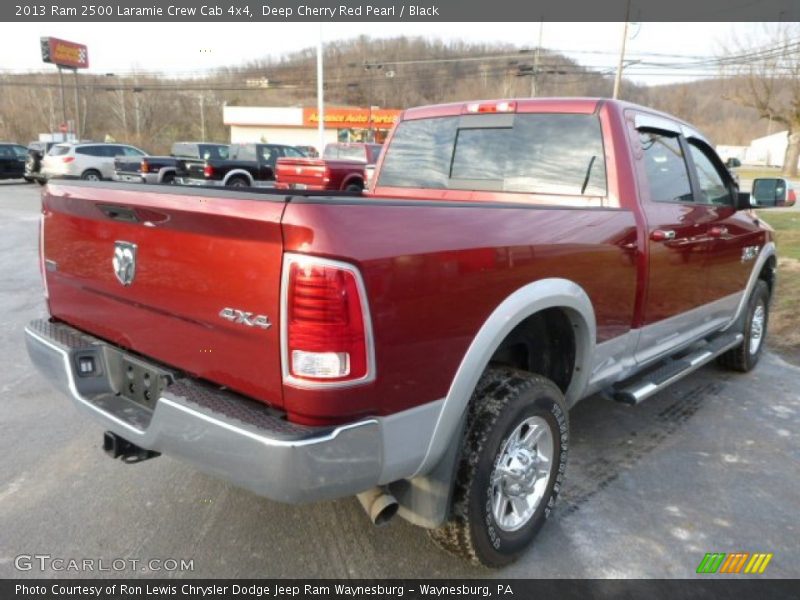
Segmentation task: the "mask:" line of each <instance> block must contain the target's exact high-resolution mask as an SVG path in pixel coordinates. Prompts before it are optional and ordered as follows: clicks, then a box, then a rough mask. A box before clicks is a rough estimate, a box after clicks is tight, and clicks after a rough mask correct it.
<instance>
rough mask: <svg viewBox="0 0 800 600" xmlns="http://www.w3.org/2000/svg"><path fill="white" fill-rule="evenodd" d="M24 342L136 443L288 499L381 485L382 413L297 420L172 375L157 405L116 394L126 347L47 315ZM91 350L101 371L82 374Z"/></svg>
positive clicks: (94, 411) (103, 420)
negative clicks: (331, 422)
mask: <svg viewBox="0 0 800 600" xmlns="http://www.w3.org/2000/svg"><path fill="white" fill-rule="evenodd" d="M25 338H26V344H27V347H28V353H29V355H30V357H31V360H32V361H33V363H34V364H35V365H36V367H37V368H38V369H39V370H40V371H41V372H42V373H43V374H44V375H45V376H46V377H47V378H48V380H50V381H51V382H52V383H53V384H54V385H55V386H56V388H58V389H59V390H61V391H62V392H63V393H65V394H66V395H67V396H68V397H69V398H70V399H71V400H72V403H73V404H74V405H75V406H76V407H77V408H78V409H79V410H81V411H82V412H84V413H86V414H88V415H89V416H90V417H92V418H93V419H94V420H95V421H97V422H98V423H99V424H100V425H101V426H102V427H104V428H105V429H107V430H110V431H112V432H114V433H116V434H117V435H119V436H121V437H123V438H124V439H126V440H128V441H130V442H132V443H134V444H136V445H137V446H140V447H142V448H146V449H148V450H154V451H156V452H161V453H163V454H168V455H172V456H174V457H176V458H180V459H182V460H185V461H187V462H189V463H191V464H192V465H194V466H195V467H196V468H197V469H198V470H200V471H203V472H205V473H208V474H210V475H213V476H216V477H218V478H220V479H225V480H228V481H230V482H232V483H234V484H236V485H238V486H240V487H243V488H246V489H249V490H251V491H253V492H255V493H256V494H259V495H261V496H265V497H267V498H271V499H273V500H277V501H281V502H290V503H302V502H310V501H315V500H323V499H330V498H337V497H342V496H348V495H352V494H355V493H358V492H361V491H363V490H366V489H368V488H370V487H372V486H374V485H376V484H377V483H379V479H380V476H381V468H382V463H383V453H384V452H383V439H382V438H383V434H382V427H381V424H380V423H379V421H378V420H377V419H366V420H363V421H360V422H357V423H353V424H350V425H346V426H339V427H327V428H319V427H306V426H300V425H295V424H293V423H289V422H287V421H285V420H284V419H282V418H281V417H280V415H277V414H275V413H274V412H272V411H270V409H269V408H267V407H266V406H264V405H262V404H260V403H258V402H255V401H253V400H249V399H247V398H244V397H242V396H239V395H237V394H233V393H230V392H227V391H222V390H219V389H218V388H216V387H213V386H210V385H206V384H205V383H203V382H201V381H196V380H192V379H177V380H173V382H172V383H170V384H169V385H167V386H166V387H165V388H164V390H163V391H162V392H161V394H160V396H159V398H158V399H157V400H156V401H155V404H154V409H152V410H151V409H148V408H146V407H145V406H143V405H141V404H138V403H135V402H133V401H131V400H128V399H126V398H124V397H123V396H121V395H120V394H118V393H117V392H116V389H118V388H119V387H120V385H119V384H118V383H115V377H116V378H119V377H121V376H122V375H121V369H120V368H119V364H120V357H121V356H123V355H125V353H124V352H123V351H122V350H120V349H118V348H116V347H114V346H112V345H110V344H108V343H106V342H103V341H101V340H98V339H97V338H94V337H92V336H89V335H86V334H84V333H82V332H80V331H78V330H77V329H74V328H72V327H70V326H68V325H65V324H62V323H52V322H49V321H46V320H37V321H33V322H31V323H30V324H29V325H28V327H26V329H25ZM87 356H92V357H93V358H94V360H95V365H96V370H95V374H94V375H90V376H83V375H80V374H79V372H78V367H77V365H78V360H79V358H85V357H87ZM139 360H140V362H141V359H139ZM154 367H155V365H154ZM156 368H158V367H156Z"/></svg>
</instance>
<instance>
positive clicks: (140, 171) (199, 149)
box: [114, 142, 228, 185]
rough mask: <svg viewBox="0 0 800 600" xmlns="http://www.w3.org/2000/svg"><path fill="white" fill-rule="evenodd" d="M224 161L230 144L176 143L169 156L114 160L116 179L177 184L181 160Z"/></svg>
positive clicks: (123, 157)
mask: <svg viewBox="0 0 800 600" xmlns="http://www.w3.org/2000/svg"><path fill="white" fill-rule="evenodd" d="M186 158H189V159H196V160H207V159H209V158H213V159H221V160H224V159H226V158H228V144H215V143H211V142H175V143H174V144H172V151H171V152H170V155H169V156H146V157H144V158H142V159H141V160H135V159H132V158H130V157H125V156H119V157H117V158H116V159H114V179H115V180H117V181H134V182H137V183H162V184H165V185H169V184H172V183H175V167H176V165H177V163H178V161H179V160H181V159H186Z"/></svg>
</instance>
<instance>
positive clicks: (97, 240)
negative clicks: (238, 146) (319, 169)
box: [42, 182, 285, 406]
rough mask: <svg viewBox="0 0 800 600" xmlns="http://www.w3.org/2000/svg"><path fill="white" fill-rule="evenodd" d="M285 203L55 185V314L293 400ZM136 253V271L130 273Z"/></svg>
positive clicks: (47, 203)
mask: <svg viewBox="0 0 800 600" xmlns="http://www.w3.org/2000/svg"><path fill="white" fill-rule="evenodd" d="M214 194H215V195H214ZM221 196H222V197H221ZM284 206H285V204H284V198H282V197H281V196H277V195H275V196H270V195H256V194H242V193H238V194H237V195H236V196H235V197H224V192H216V191H215V192H210V191H207V190H191V191H190V190H186V191H183V190H181V189H176V190H175V192H174V193H166V192H163V191H161V192H148V191H146V188H145V189H142V188H140V187H139V186H136V189H132V188H131V186H114V185H113V184H110V185H109V184H100V185H97V184H94V185H91V184H90V185H85V184H62V183H60V182H56V183H51V184H50V185H49V186H48V187H47V188H46V190H45V192H44V195H43V197H42V209H43V219H44V226H43V235H44V243H43V247H44V259H45V276H46V281H47V287H48V291H49V302H50V311H51V314H52V315H53V316H54V317H55V318H57V319H60V320H63V321H65V322H67V323H69V324H72V325H73V326H75V327H77V328H79V329H82V330H84V331H86V332H88V333H91V334H94V335H96V336H98V337H100V338H103V339H106V340H108V341H109V342H112V343H114V344H117V345H119V346H121V347H123V348H127V349H130V350H132V351H135V352H138V353H140V354H143V355H145V356H147V357H151V358H153V359H155V360H158V361H161V362H163V363H164V364H166V365H169V366H171V367H174V368H176V369H179V370H181V371H185V372H187V373H190V374H192V375H195V376H198V377H202V378H204V379H208V380H210V381H213V382H216V383H218V384H220V385H226V386H228V387H230V388H231V389H234V390H237V391H239V392H241V393H243V394H247V395H249V396H252V397H254V398H257V399H259V400H261V401H264V402H267V403H269V404H272V405H275V406H282V396H281V385H280V384H281V372H280V339H279V337H280V336H279V330H280V328H279V324H278V317H279V291H280V290H279V287H280V270H281V256H282V238H281V224H280V220H281V216H282V214H283V209H284ZM134 245H135V248H133V246H134ZM115 252H116V253H117V264H116V265H115V264H114V257H115ZM131 256H135V259H134V263H135V267H134V268H133V269H128V271H125V270H124V269H122V268H118V267H120V264H121V263H122V264H123V265H124V264H125V263H129V262H130V258H131ZM128 279H130V281H129V282H128V281H126V280H128ZM237 310H238V311H244V312H247V313H252V317H250V318H247V319H245V320H244V322H243V321H242V320H240V319H238V318H237V315H238V313H236V311H237ZM256 315H262V316H264V317H265V318H264V319H259V320H256V319H255V316H256ZM226 317H227V318H226Z"/></svg>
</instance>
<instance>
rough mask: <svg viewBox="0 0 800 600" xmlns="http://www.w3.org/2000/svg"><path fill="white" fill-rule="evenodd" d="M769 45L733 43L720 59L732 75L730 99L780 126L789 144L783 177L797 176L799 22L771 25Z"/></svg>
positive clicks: (799, 152) (799, 149)
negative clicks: (732, 48) (730, 48)
mask: <svg viewBox="0 0 800 600" xmlns="http://www.w3.org/2000/svg"><path fill="white" fill-rule="evenodd" d="M767 33H768V36H767V37H768V38H769V39H770V40H771V41H770V43H769V44H768V45H766V46H765V45H764V44H763V43H761V44H758V45H756V44H754V43H741V42H735V43H734V45H733V46H734V51H733V52H731V51H730V50H729V51H728V52H726V56H723V57H722V58H721V64H722V70H723V73H724V74H726V75H729V76H731V84H732V85H731V87H732V88H733V89H731V90H730V92H729V96H730V98H731V99H732V100H734V101H735V102H737V103H738V104H741V105H742V106H748V107H751V108H754V109H755V110H756V111H757V112H758V116H759V117H760V118H761V119H769V120H770V121H771V122H774V123H780V124H781V125H782V126H783V127H785V128H786V130H787V135H788V145H787V147H786V154H785V156H784V161H783V174H784V175H786V176H788V177H796V176H797V163H798V160H800V23H780V24H776V25H771V26H768V29H767Z"/></svg>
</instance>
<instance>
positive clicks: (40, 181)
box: [36, 177, 47, 185]
mask: <svg viewBox="0 0 800 600" xmlns="http://www.w3.org/2000/svg"><path fill="white" fill-rule="evenodd" d="M36 183H38V184H39V185H45V184H46V183H47V179H44V178H42V177H40V178H38V179H37V180H36Z"/></svg>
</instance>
